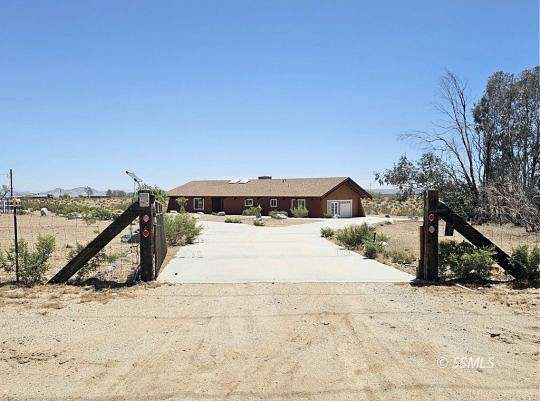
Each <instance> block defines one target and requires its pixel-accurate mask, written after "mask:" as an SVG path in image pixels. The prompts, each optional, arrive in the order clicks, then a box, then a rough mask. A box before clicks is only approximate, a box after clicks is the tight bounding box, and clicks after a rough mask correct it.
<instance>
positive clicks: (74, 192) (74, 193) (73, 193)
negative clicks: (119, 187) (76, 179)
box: [15, 187, 106, 198]
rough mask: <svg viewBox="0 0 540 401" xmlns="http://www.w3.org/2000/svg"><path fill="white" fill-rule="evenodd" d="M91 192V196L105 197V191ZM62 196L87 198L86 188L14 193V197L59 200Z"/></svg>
mask: <svg viewBox="0 0 540 401" xmlns="http://www.w3.org/2000/svg"><path fill="white" fill-rule="evenodd" d="M90 190H91V191H92V194H91V196H105V195H106V191H100V190H97V189H94V188H90ZM62 195H64V196H65V195H68V196H70V197H71V198H78V197H80V196H88V194H87V192H86V187H77V188H72V189H64V188H54V189H51V190H50V191H45V192H31V191H15V196H53V197H54V198H59V197H60V196H62Z"/></svg>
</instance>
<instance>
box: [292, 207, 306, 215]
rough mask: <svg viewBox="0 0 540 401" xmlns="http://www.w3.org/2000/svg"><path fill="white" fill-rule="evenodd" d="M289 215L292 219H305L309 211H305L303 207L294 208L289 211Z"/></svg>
mask: <svg viewBox="0 0 540 401" xmlns="http://www.w3.org/2000/svg"><path fill="white" fill-rule="evenodd" d="M291 214H292V215H293V217H307V216H308V214H309V210H307V209H306V208H305V207H295V208H292V209H291Z"/></svg>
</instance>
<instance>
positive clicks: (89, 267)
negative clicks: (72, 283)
mask: <svg viewBox="0 0 540 401" xmlns="http://www.w3.org/2000/svg"><path fill="white" fill-rule="evenodd" d="M83 248H84V245H82V244H79V243H78V242H77V244H76V245H75V247H71V248H70V251H69V253H68V256H67V260H68V261H69V260H71V259H73V258H74V257H75V256H77V255H78V254H79V252H81V251H82V250H83ZM116 260H118V255H115V254H107V253H106V252H105V251H104V250H101V251H99V252H98V254H97V255H96V256H94V257H93V258H92V259H90V260H89V261H88V262H87V263H86V264H85V265H84V266H83V267H82V268H81V269H80V270H78V271H77V273H75V279H76V280H77V281H81V280H82V279H83V278H85V277H88V276H90V275H92V274H93V273H94V272H95V271H96V270H97V269H98V268H99V267H100V266H102V265H106V264H109V263H113V262H115V261H116Z"/></svg>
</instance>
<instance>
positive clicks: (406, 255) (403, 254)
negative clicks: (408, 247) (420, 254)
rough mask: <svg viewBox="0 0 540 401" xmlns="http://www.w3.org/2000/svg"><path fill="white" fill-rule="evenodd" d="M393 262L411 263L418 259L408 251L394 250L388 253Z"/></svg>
mask: <svg viewBox="0 0 540 401" xmlns="http://www.w3.org/2000/svg"><path fill="white" fill-rule="evenodd" d="M387 256H388V257H389V258H390V260H391V261H392V263H397V264H400V265H410V264H412V263H414V262H415V261H416V257H415V256H414V255H413V254H412V253H411V252H408V251H392V252H389V253H388V255H387Z"/></svg>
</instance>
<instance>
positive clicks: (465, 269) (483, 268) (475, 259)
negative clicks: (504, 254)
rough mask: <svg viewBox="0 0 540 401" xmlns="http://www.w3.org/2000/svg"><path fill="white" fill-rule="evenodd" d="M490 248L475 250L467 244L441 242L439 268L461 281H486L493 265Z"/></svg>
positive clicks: (492, 254)
mask: <svg viewBox="0 0 540 401" xmlns="http://www.w3.org/2000/svg"><path fill="white" fill-rule="evenodd" d="M494 255H495V251H494V250H493V249H492V248H476V247H474V246H473V245H471V244H469V243H468V242H461V243H457V242H455V241H441V242H440V243H439V267H440V268H442V269H443V271H444V272H445V273H450V274H452V275H453V276H455V277H458V278H463V279H486V278H488V277H489V276H490V273H491V268H492V266H493V264H494V263H495V260H494V259H493V257H494Z"/></svg>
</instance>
